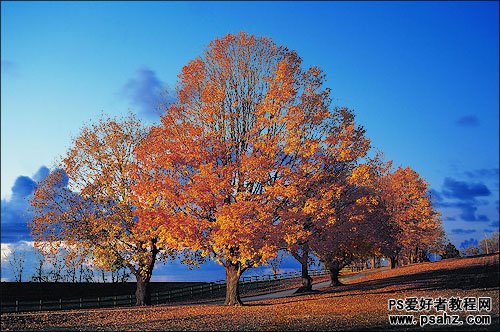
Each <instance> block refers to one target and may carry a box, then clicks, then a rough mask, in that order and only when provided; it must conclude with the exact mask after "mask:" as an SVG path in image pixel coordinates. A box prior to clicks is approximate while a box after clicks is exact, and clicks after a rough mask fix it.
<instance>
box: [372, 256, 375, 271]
mask: <svg viewBox="0 0 500 332" xmlns="http://www.w3.org/2000/svg"><path fill="white" fill-rule="evenodd" d="M374 268H375V256H373V257H372V269H374Z"/></svg>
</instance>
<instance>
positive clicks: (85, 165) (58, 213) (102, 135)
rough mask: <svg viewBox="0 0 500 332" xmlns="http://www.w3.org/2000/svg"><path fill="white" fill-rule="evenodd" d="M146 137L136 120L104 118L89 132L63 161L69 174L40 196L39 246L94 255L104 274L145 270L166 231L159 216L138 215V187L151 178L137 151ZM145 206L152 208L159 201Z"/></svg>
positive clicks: (47, 184)
mask: <svg viewBox="0 0 500 332" xmlns="http://www.w3.org/2000/svg"><path fill="white" fill-rule="evenodd" d="M145 135H146V131H145V129H144V128H143V126H142V124H141V122H140V121H139V120H138V119H136V118H135V117H134V116H132V115H129V116H128V117H125V118H123V119H112V118H104V117H103V118H101V119H99V120H98V121H97V122H95V123H94V124H92V125H90V126H87V127H85V128H83V129H82V131H81V133H80V134H79V136H78V137H76V138H75V140H74V142H73V145H72V146H71V148H70V149H69V151H68V152H67V154H66V156H65V158H63V160H62V164H61V166H62V168H63V170H61V171H54V172H52V173H51V174H50V175H49V176H48V177H47V178H46V179H45V180H44V181H43V182H42V183H40V184H39V187H38V189H37V191H36V193H35V195H34V198H33V201H32V206H33V207H34V210H35V218H34V219H33V223H32V226H31V229H32V234H33V237H34V239H35V241H36V242H37V243H39V244H40V245H42V246H43V243H51V246H52V245H57V242H54V241H55V240H59V241H60V245H59V246H63V247H64V248H65V250H66V251H67V252H68V255H69V256H71V257H73V256H75V255H79V256H80V257H85V256H89V258H91V259H92V260H93V264H95V265H97V266H101V267H102V268H104V269H114V268H118V267H120V266H127V267H130V268H131V270H132V271H133V272H134V271H139V270H141V269H143V267H144V265H143V264H144V262H145V261H148V260H149V259H151V257H152V252H153V251H156V250H157V249H158V248H157V247H155V244H154V243H156V242H155V241H156V240H155V238H157V237H158V236H159V235H158V233H159V231H160V230H161V229H162V227H163V226H164V223H163V221H162V220H160V219H159V217H160V216H159V215H154V216H153V215H151V213H149V214H148V215H144V216H143V218H140V219H138V218H137V217H136V216H135V215H134V210H135V209H136V208H137V206H138V205H140V204H139V203H140V202H138V201H137V200H136V196H135V195H134V192H133V188H132V184H133V182H134V181H135V180H136V179H137V178H140V177H144V176H147V174H145V173H143V174H141V167H140V165H139V164H138V163H137V160H136V157H135V156H134V150H136V147H137V146H138V145H139V144H140V142H141V141H142V139H143V138H144V137H145ZM154 201H157V199H156V198H155V199H154ZM141 203H143V204H144V203H146V205H147V206H149V207H151V206H152V205H153V204H155V203H156V202H151V201H148V202H145V201H143V202H141ZM162 244H163V243H162ZM164 249H166V248H164ZM154 255H156V254H154ZM154 255H153V256H154ZM71 260H73V259H71ZM153 260H154V258H153ZM117 264H119V265H120V266H117ZM148 269H152V267H151V266H150V267H149V268H148Z"/></svg>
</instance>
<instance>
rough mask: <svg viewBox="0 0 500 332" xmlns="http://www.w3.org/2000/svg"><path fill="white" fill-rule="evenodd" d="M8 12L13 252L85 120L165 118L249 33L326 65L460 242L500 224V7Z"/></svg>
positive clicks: (4, 146) (54, 7) (337, 5)
mask: <svg viewBox="0 0 500 332" xmlns="http://www.w3.org/2000/svg"><path fill="white" fill-rule="evenodd" d="M1 9H2V13H1V28H2V36H1V37H2V38H1V46H2V47H1V60H2V71H1V78H2V86H1V97H2V98H1V163H2V165H1V166H2V168H1V198H2V242H3V243H9V242H10V243H11V242H16V241H18V240H29V236H27V233H26V231H23V223H24V222H25V220H26V218H29V216H27V215H26V214H25V213H24V209H25V203H24V199H25V198H26V197H28V196H29V195H30V192H29V190H30V189H29V188H32V186H33V183H32V180H33V179H35V180H36V178H37V177H40V176H41V174H42V173H43V172H45V169H44V168H43V167H42V166H46V167H52V166H53V165H54V162H55V161H57V158H58V156H60V155H61V154H63V153H64V152H65V151H66V150H67V148H68V147H69V145H70V143H71V138H72V137H74V136H76V135H77V134H78V132H79V130H80V128H81V127H82V126H83V125H84V124H85V123H89V121H92V119H95V118H96V117H97V116H98V115H99V114H101V112H104V113H107V114H111V115H119V114H125V113H126V112H127V111H128V110H129V109H130V110H132V111H133V112H136V113H137V114H139V115H140V116H141V117H142V118H143V119H144V120H145V121H155V120H156V119H157V117H156V116H155V114H154V105H155V104H156V103H157V101H158V100H159V99H158V98H159V94H160V92H161V91H163V90H164V89H165V88H166V87H168V88H169V89H173V88H174V87H175V84H176V80H177V74H178V73H179V71H180V69H181V68H182V66H183V65H185V64H186V63H187V62H188V61H189V60H190V59H193V58H194V57H196V56H197V55H199V54H201V53H202V52H203V50H204V48H205V47H206V46H207V45H208V43H209V42H210V41H211V40H212V39H214V38H216V37H221V36H223V35H224V34H226V33H228V32H232V33H236V32H239V31H247V32H249V33H253V34H257V35H266V36H269V37H271V38H273V39H274V40H275V41H276V42H277V43H278V44H285V45H287V46H288V47H289V48H291V49H293V50H296V51H297V52H298V53H299V55H300V56H301V57H302V58H303V60H304V65H306V66H309V65H317V66H320V67H321V68H322V69H323V70H324V71H325V73H326V74H327V84H328V85H329V86H330V87H331V88H332V91H333V97H334V103H335V104H336V105H341V106H348V107H350V108H353V109H354V110H355V113H356V114H357V120H358V122H359V123H360V124H362V125H363V126H364V127H365V128H366V130H367V135H368V136H369V137H370V138H371V140H372V143H373V145H374V146H375V147H377V148H379V149H381V150H382V151H384V153H385V156H386V158H388V159H392V160H394V162H395V164H396V165H404V166H406V165H409V166H411V167H412V168H414V169H415V170H416V171H418V172H419V173H420V174H421V175H422V176H423V177H424V178H425V179H427V180H428V181H429V183H430V185H431V187H432V189H433V193H434V197H435V202H436V206H437V207H438V210H439V211H441V212H442V213H443V219H444V223H445V229H446V231H447V233H448V236H449V237H450V239H451V240H452V241H453V242H454V243H455V244H456V245H457V246H459V245H460V244H461V243H462V242H463V241H465V240H470V239H476V240H480V239H481V238H483V237H484V235H485V234H487V233H488V232H490V231H492V230H495V229H498V187H499V185H498V182H499V181H498V164H499V153H498V151H499V146H498V138H499V131H498V122H499V119H498V114H499V113H498V109H499V95H498V89H499V68H498V58H499V46H498V37H499V30H498V29H499V25H498V9H499V8H498V3H497V2H423V3H419V2H402V3H395V2H384V3H376V2H309V3H305V2H274V3H268V2H256V3H252V2H215V3H213V2H212V3H203V2H192V3H188V2H149V3H147V2H142V3H139V2H88V3H87V2H67V3H64V2H57V3H56V2H54V3H48V2H43V3H34V2H25V3H22V2H2V3H1ZM40 172H42V173H40ZM20 176H24V177H20ZM290 264H292V263H290ZM292 265H293V264H292ZM2 273H4V271H3V270H2ZM179 273H180V272H179Z"/></svg>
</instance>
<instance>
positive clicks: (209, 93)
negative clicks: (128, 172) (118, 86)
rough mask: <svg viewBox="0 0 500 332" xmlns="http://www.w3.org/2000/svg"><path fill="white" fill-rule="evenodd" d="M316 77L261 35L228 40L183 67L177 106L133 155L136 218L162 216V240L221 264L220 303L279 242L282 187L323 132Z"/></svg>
mask: <svg viewBox="0 0 500 332" xmlns="http://www.w3.org/2000/svg"><path fill="white" fill-rule="evenodd" d="M323 79H324V78H323V75H322V73H321V71H320V69H319V68H317V67H312V68H309V69H303V68H302V67H301V59H300V57H299V56H298V55H297V54H296V53H295V52H294V51H291V50H289V49H287V48H286V47H284V46H278V45H276V44H275V43H274V42H272V41H271V40H270V39H268V38H266V37H256V36H253V35H247V34H246V33H239V34H237V35H233V34H228V35H226V36H224V37H222V38H219V39H216V40H214V41H212V42H211V43H210V44H209V46H208V48H207V50H206V51H205V52H204V53H203V55H202V56H200V57H198V58H196V59H194V60H192V61H190V62H189V63H188V64H187V65H186V66H185V67H183V68H182V72H181V73H180V75H179V86H178V91H177V93H178V96H179V100H178V101H177V102H176V103H174V104H173V105H172V106H171V107H170V108H169V109H168V111H167V112H166V114H165V115H164V116H163V117H162V119H161V125H159V126H156V127H153V128H152V129H151V131H150V133H149V135H148V137H147V139H146V140H145V141H144V142H143V144H141V147H140V148H139V149H138V150H137V158H138V160H140V162H141V163H142V164H143V165H144V167H145V168H146V169H148V173H143V174H142V176H138V177H137V178H138V182H137V184H136V186H135V190H136V192H137V193H138V196H139V201H140V203H141V204H140V209H138V215H139V216H141V215H147V216H149V218H152V219H154V218H156V219H157V220H163V221H166V220H167V221H166V222H167V223H168V224H169V226H168V227H169V232H168V233H165V234H163V235H165V237H166V239H170V241H173V240H175V241H179V242H180V243H182V245H183V246H185V247H186V248H191V249H192V250H195V251H198V252H200V253H201V254H202V255H203V256H204V257H207V258H210V259H212V260H214V261H216V262H218V263H220V264H221V265H223V266H224V268H225V269H226V285H227V292H226V300H225V303H226V304H227V305H239V304H241V300H240V297H239V290H238V280H239V278H240V276H241V274H242V273H243V272H244V271H245V270H246V269H248V268H251V267H256V266H259V265H261V264H266V263H268V262H269V260H270V259H272V258H273V257H274V256H275V255H276V253H277V249H278V248H279V247H280V245H281V242H280V239H281V238H282V233H280V232H281V227H280V226H279V223H280V215H279V211H280V209H282V208H283V206H284V205H286V203H287V198H289V197H292V196H294V195H296V194H297V192H296V191H294V190H295V189H294V187H293V186H290V185H289V184H290V183H291V182H292V181H294V179H295V178H296V177H297V173H300V172H301V171H300V168H301V167H307V165H303V166H302V165H301V161H303V160H306V159H307V158H309V157H312V156H313V155H314V154H315V153H316V152H317V151H318V149H319V145H320V144H321V143H322V139H321V137H322V132H323V129H325V128H329V125H328V123H327V122H328V121H327V120H325V119H328V118H329V117H330V112H329V110H328V104H329V90H327V89H325V88H324V87H323V86H322V85H323ZM330 139H334V138H333V137H330ZM339 144H341V143H339ZM331 146H333V143H332V144H331ZM302 174H306V173H304V172H302Z"/></svg>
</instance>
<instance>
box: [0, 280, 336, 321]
mask: <svg viewBox="0 0 500 332" xmlns="http://www.w3.org/2000/svg"><path fill="white" fill-rule="evenodd" d="M327 273H328V272H327V271H326V270H311V271H309V275H310V276H313V277H314V276H322V275H326V274H327ZM300 275H301V273H300V272H297V271H294V272H284V273H280V274H267V275H260V276H259V275H254V276H246V277H241V278H240V281H239V283H240V285H242V286H243V287H244V286H245V285H255V286H256V287H257V289H258V290H259V291H261V292H262V293H265V292H272V291H273V288H275V287H272V286H279V285H280V284H281V281H283V280H286V279H293V278H298V277H300ZM225 289H226V284H225V280H217V281H215V282H210V283H206V284H202V285H197V286H186V287H182V288H177V289H172V290H168V291H163V292H153V293H152V294H151V302H152V304H161V303H169V302H175V301H176V300H180V299H186V298H193V297H201V296H205V295H212V296H213V295H215V294H218V293H219V294H220V295H222V294H221V293H222V292H223V291H224V290H225ZM135 302H136V299H135V295H130V294H129V295H116V296H103V297H97V298H96V297H94V298H76V299H59V300H38V301H19V300H17V301H11V302H1V303H0V311H1V312H26V311H45V310H63V309H65V310H66V309H80V308H105V307H117V306H131V305H133V304H135Z"/></svg>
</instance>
